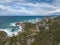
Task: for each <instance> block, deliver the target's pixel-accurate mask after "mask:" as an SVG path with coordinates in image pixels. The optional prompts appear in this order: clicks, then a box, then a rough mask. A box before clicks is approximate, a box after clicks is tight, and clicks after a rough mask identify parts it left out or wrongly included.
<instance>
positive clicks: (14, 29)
mask: <svg viewBox="0 0 60 45" xmlns="http://www.w3.org/2000/svg"><path fill="white" fill-rule="evenodd" d="M39 18H44V16H0V31H5V32H6V33H7V35H8V36H12V34H14V35H17V33H18V32H19V31H21V26H16V25H15V23H16V22H32V23H34V22H36V21H37V20H38V19H39Z"/></svg>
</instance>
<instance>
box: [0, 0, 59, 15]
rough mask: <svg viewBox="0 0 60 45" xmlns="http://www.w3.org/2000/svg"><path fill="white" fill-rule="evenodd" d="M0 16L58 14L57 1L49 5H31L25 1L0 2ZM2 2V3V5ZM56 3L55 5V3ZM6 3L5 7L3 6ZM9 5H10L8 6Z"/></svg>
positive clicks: (8, 0)
mask: <svg viewBox="0 0 60 45" xmlns="http://www.w3.org/2000/svg"><path fill="white" fill-rule="evenodd" d="M46 1H47V0H46ZM0 2H1V3H2V4H1V3H0V14H1V15H31V16H32V15H48V14H51V13H56V12H60V7H59V6H57V5H59V3H58V1H57V0H56V1H53V3H52V4H49V3H38V2H36V3H31V2H28V1H27V0H0ZM3 2H4V3H3ZM55 2H56V3H55ZM5 3H6V5H5ZM8 4H10V5H8Z"/></svg>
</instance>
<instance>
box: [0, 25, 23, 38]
mask: <svg viewBox="0 0 60 45" xmlns="http://www.w3.org/2000/svg"><path fill="white" fill-rule="evenodd" d="M11 30H12V28H6V29H0V31H4V32H6V33H7V36H9V37H10V36H13V34H14V35H17V34H18V32H22V26H19V29H17V31H14V32H12V31H11Z"/></svg>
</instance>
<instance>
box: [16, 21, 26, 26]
mask: <svg viewBox="0 0 60 45" xmlns="http://www.w3.org/2000/svg"><path fill="white" fill-rule="evenodd" d="M15 25H16V26H18V25H21V26H25V24H24V23H20V22H17V23H15Z"/></svg>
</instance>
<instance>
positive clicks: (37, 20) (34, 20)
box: [25, 18, 41, 24]
mask: <svg viewBox="0 0 60 45" xmlns="http://www.w3.org/2000/svg"><path fill="white" fill-rule="evenodd" d="M40 20H41V19H39V18H36V19H29V20H27V21H25V22H31V23H33V24H34V23H36V22H39V21H40Z"/></svg>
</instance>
